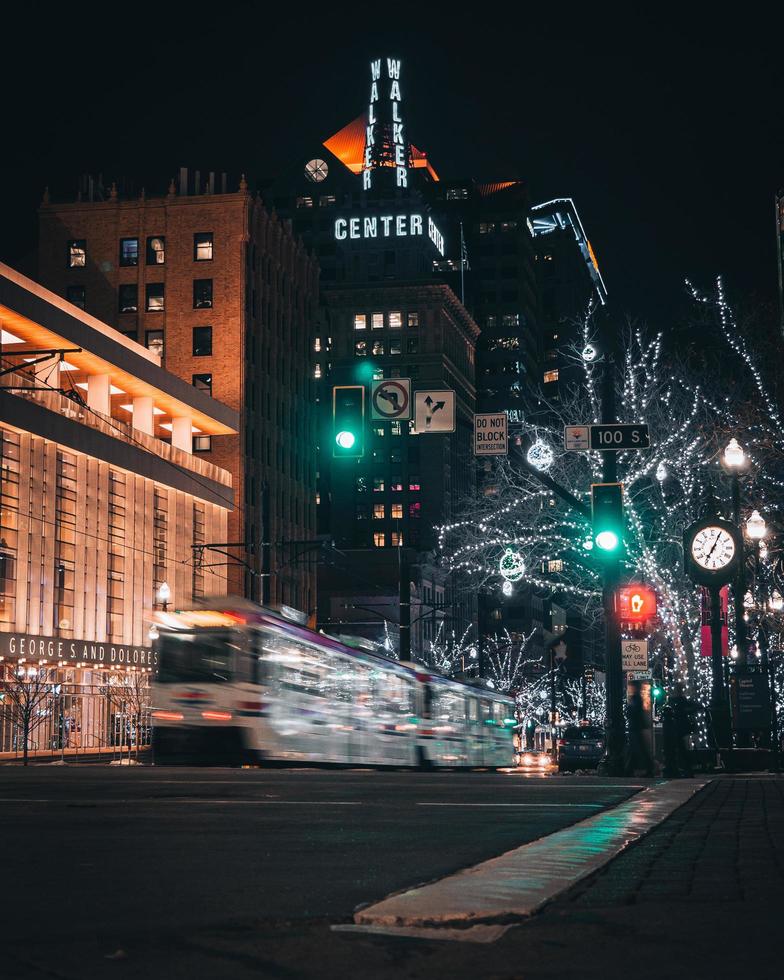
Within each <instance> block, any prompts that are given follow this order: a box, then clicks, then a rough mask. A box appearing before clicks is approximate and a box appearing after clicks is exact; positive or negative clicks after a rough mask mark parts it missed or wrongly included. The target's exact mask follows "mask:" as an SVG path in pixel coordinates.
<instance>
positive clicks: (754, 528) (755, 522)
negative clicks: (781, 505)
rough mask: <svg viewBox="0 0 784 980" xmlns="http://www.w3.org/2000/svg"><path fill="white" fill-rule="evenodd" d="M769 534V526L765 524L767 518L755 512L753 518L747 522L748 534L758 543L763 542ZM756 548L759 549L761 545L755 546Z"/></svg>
mask: <svg viewBox="0 0 784 980" xmlns="http://www.w3.org/2000/svg"><path fill="white" fill-rule="evenodd" d="M767 533H768V526H767V524H766V523H765V518H764V517H763V516H762V514H760V512H759V511H758V510H753V511H752V512H751V517H750V518H749V519H748V520H747V521H746V534H748V536H749V537H750V538H751V540H752V541H754V542H755V543H756V542H759V541H761V540H762V539H763V538H764V537H765V535H766V534H767ZM755 547H757V548H759V544H755Z"/></svg>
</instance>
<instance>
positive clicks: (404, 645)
mask: <svg viewBox="0 0 784 980" xmlns="http://www.w3.org/2000/svg"><path fill="white" fill-rule="evenodd" d="M397 557H398V572H399V575H400V584H399V586H398V588H399V602H400V612H399V626H398V631H399V639H398V642H399V646H400V659H401V660H405V661H409V660H410V659H411V574H410V571H409V567H408V555H407V554H406V549H405V548H404V547H403V546H402V545H401V546H399V547H398V549H397Z"/></svg>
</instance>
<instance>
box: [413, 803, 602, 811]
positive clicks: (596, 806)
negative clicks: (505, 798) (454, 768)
mask: <svg viewBox="0 0 784 980" xmlns="http://www.w3.org/2000/svg"><path fill="white" fill-rule="evenodd" d="M608 805H612V804H606V803H417V806H517V807H520V806H524V807H564V806H565V807H587V808H589V809H591V810H601V809H602V807H605V806H608Z"/></svg>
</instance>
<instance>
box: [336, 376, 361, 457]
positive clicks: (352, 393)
mask: <svg viewBox="0 0 784 980" xmlns="http://www.w3.org/2000/svg"><path fill="white" fill-rule="evenodd" d="M332 455H333V456H334V457H335V458H336V459H341V458H346V459H348V458H352V459H355V458H358V457H360V456H364V455H365V386H364V385H336V386H335V387H334V388H333V389H332Z"/></svg>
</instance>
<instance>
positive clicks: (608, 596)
mask: <svg viewBox="0 0 784 980" xmlns="http://www.w3.org/2000/svg"><path fill="white" fill-rule="evenodd" d="M614 339H615V338H614V336H613V333H612V328H611V325H610V320H609V317H607V318H606V319H605V322H604V338H603V340H604V344H603V346H604V364H603V367H602V401H601V409H602V422H605V423H609V422H617V417H616V412H617V410H616V406H615V377H614V369H615V360H614V358H613V350H614V347H615V344H614ZM602 479H603V481H604V482H605V483H617V482H618V451H617V450H616V449H604V450H602ZM620 571H621V568H620V559H619V558H618V556H617V554H615V553H611V554H609V555H607V556H606V557H605V559H604V562H603V568H602V602H603V606H604V658H605V670H606V678H607V680H606V699H607V720H606V729H607V755H606V756H605V768H606V770H607V774H608V775H611V776H621V775H623V764H624V750H625V748H626V731H625V725H624V718H623V670H622V664H621V630H620V624H619V622H618V615H617V613H616V610H615V593H616V590H617V588H618V583H619V581H620Z"/></svg>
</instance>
